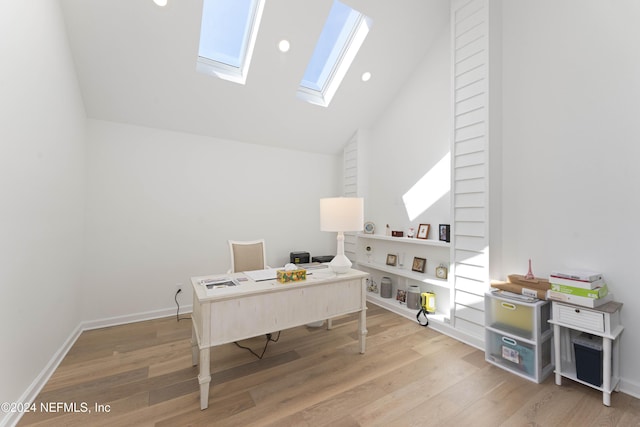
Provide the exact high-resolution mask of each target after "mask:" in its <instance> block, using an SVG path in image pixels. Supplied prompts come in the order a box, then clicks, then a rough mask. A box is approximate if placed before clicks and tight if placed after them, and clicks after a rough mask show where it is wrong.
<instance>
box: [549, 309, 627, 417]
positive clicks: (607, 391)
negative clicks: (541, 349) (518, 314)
mask: <svg viewBox="0 0 640 427" xmlns="http://www.w3.org/2000/svg"><path fill="white" fill-rule="evenodd" d="M621 308H622V303H619V302H614V301H612V302H609V303H607V304H604V305H602V306H600V307H597V308H587V307H582V306H579V305H574V304H569V303H566V302H559V301H553V302H552V308H551V313H552V314H551V319H550V320H549V323H551V324H552V325H553V340H554V343H553V344H554V351H555V362H556V367H555V374H556V384H557V385H562V377H565V378H569V379H571V380H574V381H577V382H579V383H581V384H584V385H587V386H589V387H593V388H595V389H597V390H600V391H602V403H603V404H604V405H606V406H611V392H612V391H614V390H615V391H617V390H618V385H619V384H618V383H619V382H620V373H619V372H620V366H619V360H620V350H619V346H620V339H619V338H620V334H621V333H622V331H623V330H624V327H623V326H622V325H621V323H620V309H621ZM582 332H586V333H588V334H591V335H596V336H599V337H602V386H596V385H594V384H591V383H589V382H586V381H582V380H580V379H579V378H578V376H577V370H576V358H575V352H574V350H573V346H572V344H571V340H572V338H573V337H575V336H577V335H579V334H580V333H582Z"/></svg>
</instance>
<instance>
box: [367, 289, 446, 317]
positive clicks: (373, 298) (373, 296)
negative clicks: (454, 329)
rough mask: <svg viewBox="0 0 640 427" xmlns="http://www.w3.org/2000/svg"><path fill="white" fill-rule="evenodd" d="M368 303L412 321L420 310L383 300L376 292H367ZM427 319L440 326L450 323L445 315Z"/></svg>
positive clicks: (435, 314) (394, 300)
mask: <svg viewBox="0 0 640 427" xmlns="http://www.w3.org/2000/svg"><path fill="white" fill-rule="evenodd" d="M367 301H370V302H372V303H373V304H375V305H379V306H380V307H383V308H386V309H387V310H389V311H392V312H394V313H396V314H399V315H401V316H403V317H406V318H407V319H410V320H414V321H415V320H416V315H417V314H418V310H413V309H410V308H407V305H406V304H402V303H400V301H398V300H396V299H395V298H382V297H381V296H380V294H377V293H375V292H367ZM427 319H429V322H432V321H434V322H437V323H440V324H449V323H450V320H449V317H448V316H446V315H445V314H443V313H434V314H427Z"/></svg>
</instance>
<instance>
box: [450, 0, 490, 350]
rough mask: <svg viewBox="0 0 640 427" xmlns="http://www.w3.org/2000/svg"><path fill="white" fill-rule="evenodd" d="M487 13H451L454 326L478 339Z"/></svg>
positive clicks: (475, 4) (483, 274) (480, 8)
mask: <svg viewBox="0 0 640 427" xmlns="http://www.w3.org/2000/svg"><path fill="white" fill-rule="evenodd" d="M488 9H489V1H488V0H459V1H454V2H452V9H451V35H452V49H453V53H452V72H453V76H454V80H453V88H452V98H453V123H452V130H451V133H452V143H451V144H452V148H451V152H452V156H451V158H452V160H451V166H452V174H451V176H452V186H451V187H452V190H453V194H452V197H451V202H452V216H453V224H452V226H451V231H452V255H451V256H452V259H451V274H452V275H453V293H454V296H453V307H454V313H453V322H454V326H455V328H456V329H459V330H460V331H461V332H465V333H467V334H469V335H471V336H473V337H475V338H477V339H479V340H484V305H483V304H482V300H483V295H484V292H485V290H486V288H487V287H488V284H489V249H488V236H489V233H488V217H489V215H488V206H489V203H488V200H489V199H488V188H489V186H488V176H489V172H488V160H487V159H488V129H489V123H488V117H489V115H488V106H489V105H488V84H489V83H488V82H489V63H488V61H489V53H488V46H489V25H488V16H489V13H488V12H489V11H488Z"/></svg>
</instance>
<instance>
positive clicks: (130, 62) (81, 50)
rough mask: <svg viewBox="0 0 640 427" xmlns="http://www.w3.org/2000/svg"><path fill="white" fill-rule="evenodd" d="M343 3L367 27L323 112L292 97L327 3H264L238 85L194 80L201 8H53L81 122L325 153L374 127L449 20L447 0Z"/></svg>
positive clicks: (112, 4)
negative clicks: (70, 62)
mask: <svg viewBox="0 0 640 427" xmlns="http://www.w3.org/2000/svg"><path fill="white" fill-rule="evenodd" d="M343 2H344V3H346V4H348V5H349V6H351V7H353V8H354V9H357V10H359V11H360V12H362V13H364V14H365V15H367V16H369V17H371V18H372V19H373V27H372V29H371V32H370V33H369V35H368V37H367V39H366V40H365V42H364V44H363V46H362V48H361V50H360V52H359V53H358V55H357V56H356V58H355V61H354V62H353V64H352V66H351V69H350V70H349V72H348V73H347V75H346V77H345V79H344V81H343V82H342V85H341V86H340V89H339V90H338V92H337V94H336V95H335V97H334V98H333V101H332V102H331V104H330V106H329V107H328V108H324V107H320V106H317V105H312V104H309V103H306V102H304V101H301V100H300V99H298V98H296V89H297V87H298V84H299V83H300V80H301V78H302V75H303V74H304V71H305V68H306V66H307V62H308V60H309V58H310V56H311V54H312V52H313V49H314V47H315V43H316V40H317V38H318V36H319V34H320V31H321V30H322V26H323V24H324V21H325V18H326V16H327V14H328V12H329V9H330V8H331V4H332V0H266V4H265V8H264V13H263V16H262V21H261V25H260V29H259V32H258V38H257V42H256V46H255V51H254V54H253V60H252V62H251V66H250V69H249V75H248V78H247V83H246V85H239V84H236V83H231V82H228V81H225V80H221V79H219V78H216V77H213V76H207V75H204V74H201V73H198V72H196V59H197V55H198V43H199V35H200V20H201V12H202V0H169V3H168V5H167V6H166V7H158V6H156V5H155V4H154V2H153V1H152V0H61V4H62V7H63V15H64V19H65V22H66V26H67V32H68V37H69V42H70V46H71V50H72V54H73V58H74V61H75V65H76V70H77V74H78V80H79V84H80V87H81V90H82V95H83V99H84V104H85V108H86V111H87V115H88V116H89V117H90V118H95V119H101V120H108V121H114V122H121V123H128V124H134V125H140V126H148V127H153V128H159V129H166V130H172V131H178V132H186V133H192V134H197V135H204V136H211V137H216V138H222V139H230V140H234V141H241V142H249V143H255V144H266V145H272V146H277V147H284V148H291V149H299V150H305V151H313V152H320V153H328V154H333V153H338V152H340V150H341V149H342V147H343V146H344V144H345V143H346V142H348V140H349V138H350V137H351V136H352V135H353V134H354V132H356V130H357V129H360V128H369V127H370V126H371V125H372V124H373V123H374V122H375V120H376V119H377V118H378V117H379V116H380V115H381V113H382V112H383V111H384V110H385V108H386V107H387V106H388V105H389V103H390V102H391V101H392V99H393V97H394V95H395V94H396V93H397V92H398V91H399V90H400V89H401V88H402V86H403V85H404V84H405V81H406V79H407V78H408V77H409V76H410V75H411V74H412V73H413V71H414V69H415V67H416V65H417V64H419V63H420V61H421V60H422V59H423V58H424V55H425V53H426V52H427V50H428V49H429V47H430V45H431V43H432V40H433V39H434V38H435V36H436V35H437V34H438V33H440V32H441V31H442V30H443V28H444V26H446V25H447V24H448V19H449V12H448V10H449V2H448V0H395V1H391V0H343ZM281 39H288V40H289V41H290V42H291V50H290V51H289V52H287V53H281V52H280V51H279V50H278V49H277V43H278V42H279V41H280V40H281ZM365 71H369V72H371V73H372V75H373V77H372V78H371V80H370V81H369V82H366V83H364V82H362V81H361V79H360V76H361V75H362V73H363V72H365Z"/></svg>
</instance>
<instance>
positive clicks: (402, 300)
mask: <svg viewBox="0 0 640 427" xmlns="http://www.w3.org/2000/svg"><path fill="white" fill-rule="evenodd" d="M396 299H397V300H398V301H400V303H402V304H404V303H405V302H407V292H406V291H405V290H404V289H398V293H397V294H396Z"/></svg>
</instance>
